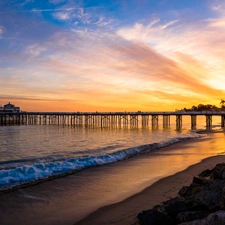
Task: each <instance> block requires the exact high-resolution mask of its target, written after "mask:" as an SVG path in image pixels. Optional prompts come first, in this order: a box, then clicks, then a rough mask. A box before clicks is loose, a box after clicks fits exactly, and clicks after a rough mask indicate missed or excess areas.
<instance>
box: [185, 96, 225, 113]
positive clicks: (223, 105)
mask: <svg viewBox="0 0 225 225" xmlns="http://www.w3.org/2000/svg"><path fill="white" fill-rule="evenodd" d="M183 110H184V111H221V110H222V111H225V100H224V99H221V101H220V107H217V106H215V105H211V104H206V105H204V104H198V106H194V105H193V106H192V107H191V108H190V109H187V108H184V109H183Z"/></svg>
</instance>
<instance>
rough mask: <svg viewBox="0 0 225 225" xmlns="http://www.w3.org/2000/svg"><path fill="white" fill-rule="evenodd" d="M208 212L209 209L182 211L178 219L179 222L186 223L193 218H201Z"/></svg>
mask: <svg viewBox="0 0 225 225" xmlns="http://www.w3.org/2000/svg"><path fill="white" fill-rule="evenodd" d="M208 214H209V211H207V210H201V211H185V212H180V213H179V214H178V215H177V217H176V221H177V223H184V222H189V221H193V220H199V219H202V218H204V217H206V216H207V215H208Z"/></svg>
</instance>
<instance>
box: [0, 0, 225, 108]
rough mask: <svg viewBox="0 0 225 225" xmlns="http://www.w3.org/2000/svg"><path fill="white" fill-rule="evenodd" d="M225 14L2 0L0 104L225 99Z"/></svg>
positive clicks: (161, 4) (162, 4)
mask: <svg viewBox="0 0 225 225" xmlns="http://www.w3.org/2000/svg"><path fill="white" fill-rule="evenodd" d="M224 9H225V3H224V2H223V1H222V0H212V1H207V0H205V1H203V0H198V1H197V0H195V1H194V0H189V1H188V0H182V1H181V0H171V1H166V0H159V1H153V0H152V1H151V0H149V1H147V0H140V1H138V0H131V1H126V0H123V1H122V0H121V1H85V0H83V1H76V0H44V1H37V0H22V1H21V0H14V1H13V0H12V1H5V0H0V83H1V86H2V88H1V90H0V105H1V104H2V105H3V104H5V102H8V101H11V102H13V103H14V104H16V105H20V106H21V108H22V109H24V110H28V111H29V110H30V111H32V110H34V111H37V110H40V111H96V110H97V111H115V110H117V111H118V110H120V111H124V110H126V111H128V110H132V111H134V110H143V111H160V110H174V109H175V108H183V107H188V106H190V107H191V106H192V105H196V104H199V103H203V104H206V103H210V104H217V105H218V103H219V102H220V99H221V98H225V86H224V85H223V84H224V82H225V76H224V69H225V64H224V57H225V53H224V51H223V49H224V47H225V46H224V45H225V44H224V38H225V13H224V12H225V11H224ZM165 100H166V102H167V104H166V106H165V104H164V103H165Z"/></svg>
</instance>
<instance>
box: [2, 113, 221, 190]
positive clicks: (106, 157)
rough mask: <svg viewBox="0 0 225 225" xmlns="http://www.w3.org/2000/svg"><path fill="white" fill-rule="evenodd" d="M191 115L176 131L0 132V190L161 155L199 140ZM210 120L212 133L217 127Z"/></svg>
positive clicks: (32, 128) (45, 128) (201, 124)
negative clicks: (168, 148) (163, 150)
mask: <svg viewBox="0 0 225 225" xmlns="http://www.w3.org/2000/svg"><path fill="white" fill-rule="evenodd" d="M189 117H190V116H187V117H185V116H184V117H183V125H182V129H180V130H176V123H175V118H176V117H174V118H172V117H171V124H170V127H169V128H166V129H164V128H163V126H162V121H161V120H160V121H159V125H158V127H155V128H152V127H151V126H149V127H142V126H141V125H140V124H139V125H138V126H137V127H131V126H129V125H128V126H124V127H102V128H100V127H90V126H89V127H85V126H70V125H64V126H63V125H28V126H2V127H0V191H1V190H7V189H11V188H14V187H18V186H20V185H23V184H29V183H33V182H37V181H40V180H44V179H48V178H51V177H57V176H62V175H65V174H70V173H72V172H75V171H78V170H82V169H85V168H91V167H94V166H100V165H104V164H108V163H116V162H118V161H121V160H125V159H127V158H129V157H131V156H135V155H137V154H141V153H145V152H149V151H155V150H160V148H162V147H164V146H168V145H171V144H174V143H176V142H180V141H183V140H187V139H190V138H197V137H199V136H200V135H199V134H198V133H197V132H196V130H195V131H193V130H190V118H189ZM219 119H220V118H219V117H215V118H213V129H219V128H220V120H219ZM197 128H198V129H205V117H204V116H198V121H197Z"/></svg>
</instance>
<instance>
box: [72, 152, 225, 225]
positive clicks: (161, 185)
mask: <svg viewBox="0 0 225 225" xmlns="http://www.w3.org/2000/svg"><path fill="white" fill-rule="evenodd" d="M223 162H225V155H218V156H212V157H209V158H205V159H203V160H202V161H201V162H199V163H197V164H194V165H190V166H189V167H188V168H187V169H185V170H183V171H180V172H177V173H175V174H173V175H170V176H168V177H164V178H161V179H160V180H158V181H156V182H155V183H153V184H152V185H151V186H149V187H147V188H145V189H144V190H142V191H141V192H139V193H137V194H135V195H133V196H130V197H129V198H127V199H125V200H123V201H121V202H118V203H115V204H112V205H107V206H104V207H102V208H100V209H98V210H96V211H95V212H92V213H91V214H89V215H88V216H87V217H85V218H83V219H82V220H80V221H78V222H76V223H74V225H89V224H90V225H98V224H102V225H103V224H104V225H108V224H116V225H123V224H129V225H137V224H139V221H138V219H137V217H136V216H137V215H138V213H140V212H141V211H143V210H148V209H150V208H152V207H154V206H155V205H158V204H162V202H164V201H166V200H169V199H171V198H173V197H176V196H177V195H178V191H179V190H180V189H181V188H182V187H183V186H185V185H189V184H190V183H191V182H192V179H193V177H194V176H197V175H198V174H200V173H201V172H202V171H204V170H206V169H212V168H213V167H214V166H215V165H216V164H218V163H223ZM182 179H183V180H182ZM151 197H153V198H151Z"/></svg>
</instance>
